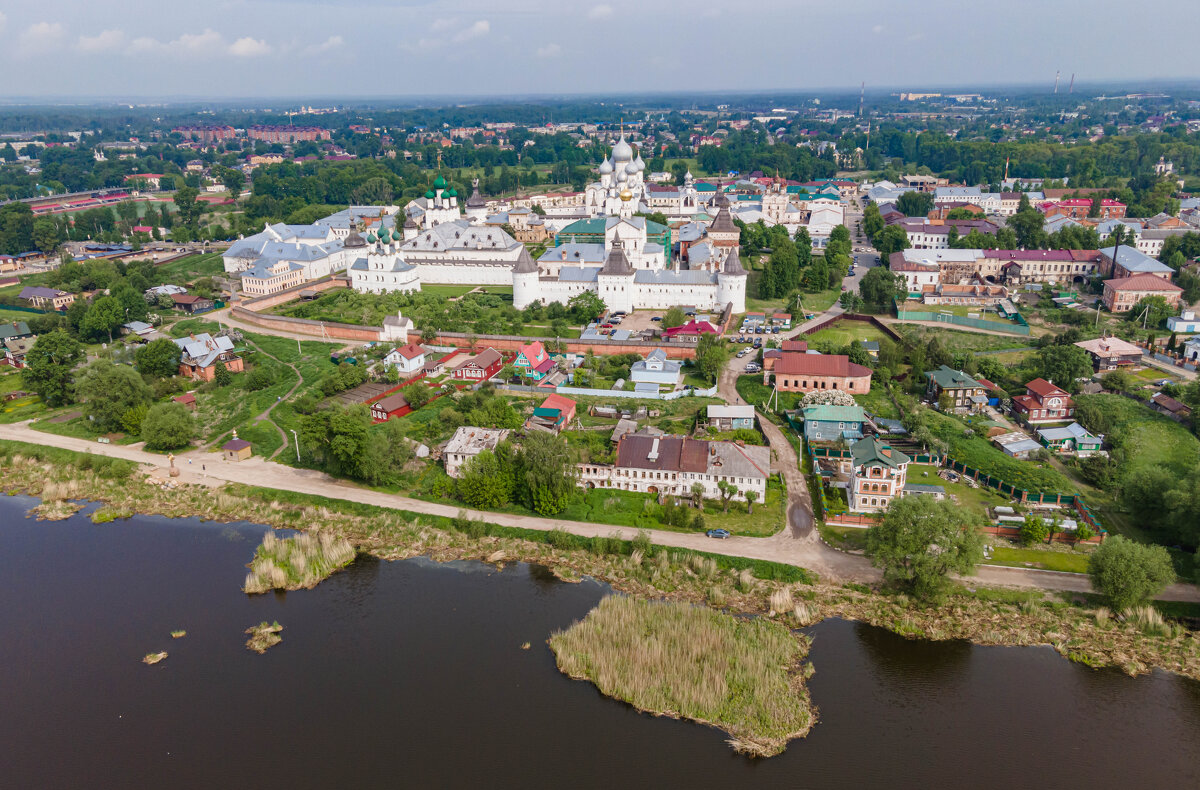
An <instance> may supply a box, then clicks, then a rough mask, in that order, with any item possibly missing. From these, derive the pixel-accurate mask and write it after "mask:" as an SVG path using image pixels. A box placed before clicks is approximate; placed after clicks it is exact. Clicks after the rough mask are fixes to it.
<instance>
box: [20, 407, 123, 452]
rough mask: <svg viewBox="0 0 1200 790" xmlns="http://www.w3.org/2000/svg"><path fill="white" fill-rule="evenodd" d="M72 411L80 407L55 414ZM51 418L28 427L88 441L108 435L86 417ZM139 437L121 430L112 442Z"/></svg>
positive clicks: (121, 441) (116, 442)
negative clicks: (61, 420)
mask: <svg viewBox="0 0 1200 790" xmlns="http://www.w3.org/2000/svg"><path fill="white" fill-rule="evenodd" d="M72 411H80V407H79V406H78V405H76V406H72V407H69V408H66V409H59V410H58V411H57V414H66V413H69V412H72ZM53 419H54V417H46V418H43V419H41V420H38V421H37V422H34V423H31V424H30V426H29V427H30V428H33V429H34V430H35V431H43V432H45V433H53V434H58V435H59V436H71V437H74V438H76V439H87V440H88V441H95V440H96V439H98V438H100V437H101V436H106V435H108V434H107V433H106V432H102V431H97V430H96V429H95V428H94V427H93V423H92V421H91V420H89V419H88V418H87V417H76V418H75V419H72V420H67V421H65V422H52V420H53ZM141 439H142V437H140V436H129V435H126V434H125V433H122V432H118V433H116V434H113V436H112V440H113V443H114V444H133V443H134V442H139V441H141Z"/></svg>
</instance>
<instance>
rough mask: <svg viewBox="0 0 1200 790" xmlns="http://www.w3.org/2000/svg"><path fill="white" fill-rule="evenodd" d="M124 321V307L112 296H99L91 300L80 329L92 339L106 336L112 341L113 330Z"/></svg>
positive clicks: (100, 338)
mask: <svg viewBox="0 0 1200 790" xmlns="http://www.w3.org/2000/svg"><path fill="white" fill-rule="evenodd" d="M124 323H125V308H124V307H122V306H121V303H120V302H118V301H117V299H116V298H115V297H112V296H101V297H100V298H99V299H97V300H96V301H94V302H92V305H91V307H89V308H88V310H87V313H86V314H85V315H84V316H83V321H82V323H81V324H80V327H79V328H80V331H82V332H83V333H84V334H85V335H87V336H88V337H90V338H92V339H93V340H102V339H104V338H105V337H107V338H108V342H110V343H111V342H112V339H113V332H115V331H116V330H117V329H119V328H120V326H121V325H122V324H124Z"/></svg>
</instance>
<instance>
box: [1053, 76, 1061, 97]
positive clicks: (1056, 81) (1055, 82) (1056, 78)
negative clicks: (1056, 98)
mask: <svg viewBox="0 0 1200 790" xmlns="http://www.w3.org/2000/svg"><path fill="white" fill-rule="evenodd" d="M1060 73H1061V72H1058V71H1056V72H1054V92H1055V93H1058V75H1059V74H1060Z"/></svg>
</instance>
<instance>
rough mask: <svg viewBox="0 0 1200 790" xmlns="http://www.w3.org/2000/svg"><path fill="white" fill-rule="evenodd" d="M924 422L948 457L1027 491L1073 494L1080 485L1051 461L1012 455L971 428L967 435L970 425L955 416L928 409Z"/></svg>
mask: <svg viewBox="0 0 1200 790" xmlns="http://www.w3.org/2000/svg"><path fill="white" fill-rule="evenodd" d="M925 421H926V424H928V426H929V429H930V430H931V431H932V432H933V434H934V435H935V436H937V437H939V438H940V439H942V440H943V441H945V442H946V443H947V445H948V446H949V448H950V452H949V454H950V457H951V458H953V459H954V460H956V461H958V462H959V463H962V464H966V465H967V466H969V467H972V468H974V469H978V470H979V471H981V472H984V473H986V474H989V475H992V476H993V477H999V478H1001V479H1003V480H1004V481H1005V482H1007V483H1011V484H1012V485H1015V486H1017V487H1018V488H1024V489H1026V490H1028V491H1034V492H1045V493H1061V494H1074V493H1076V492H1077V491H1078V490H1079V486H1077V485H1076V484H1075V483H1073V482H1072V481H1071V480H1068V479H1067V478H1066V477H1065V476H1064V475H1063V474H1062V473H1061V472H1060V471H1059V470H1058V469H1057V468H1056V467H1054V466H1053V465H1052V464H1044V463H1040V462H1036V461H1021V460H1018V459H1016V458H1012V457H1011V456H1009V455H1006V454H1005V452H1004V451H1003V450H1001V449H1000V448H999V447H997V446H996V445H994V444H992V443H991V442H989V441H988V440H987V439H984V438H983V437H981V436H978V435H976V434H975V433H974V432H973V431H972V432H971V433H970V435H969V436H968V435H966V433H965V432H966V431H967V430H968V429H969V428H970V427H971V426H969V425H968V424H967V423H965V422H963V421H962V420H960V419H958V418H957V417H951V416H949V415H946V414H941V413H939V412H935V411H933V410H932V409H931V410H929V411H927V412H926V413H925ZM913 482H916V481H913ZM937 485H941V483H940V482H939V483H937ZM947 493H949V489H947Z"/></svg>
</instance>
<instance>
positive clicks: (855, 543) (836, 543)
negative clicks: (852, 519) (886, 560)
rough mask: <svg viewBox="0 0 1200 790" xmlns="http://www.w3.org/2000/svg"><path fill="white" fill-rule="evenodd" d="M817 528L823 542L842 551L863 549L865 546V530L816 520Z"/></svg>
mask: <svg viewBox="0 0 1200 790" xmlns="http://www.w3.org/2000/svg"><path fill="white" fill-rule="evenodd" d="M817 530H818V531H819V532H820V533H821V537H822V538H824V539H825V542H826V543H828V544H829V545H830V546H833V547H834V548H835V549H841V550H842V551H864V550H866V548H867V530H865V529H858V528H855V527H839V526H835V525H833V524H826V523H824V522H817Z"/></svg>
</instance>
